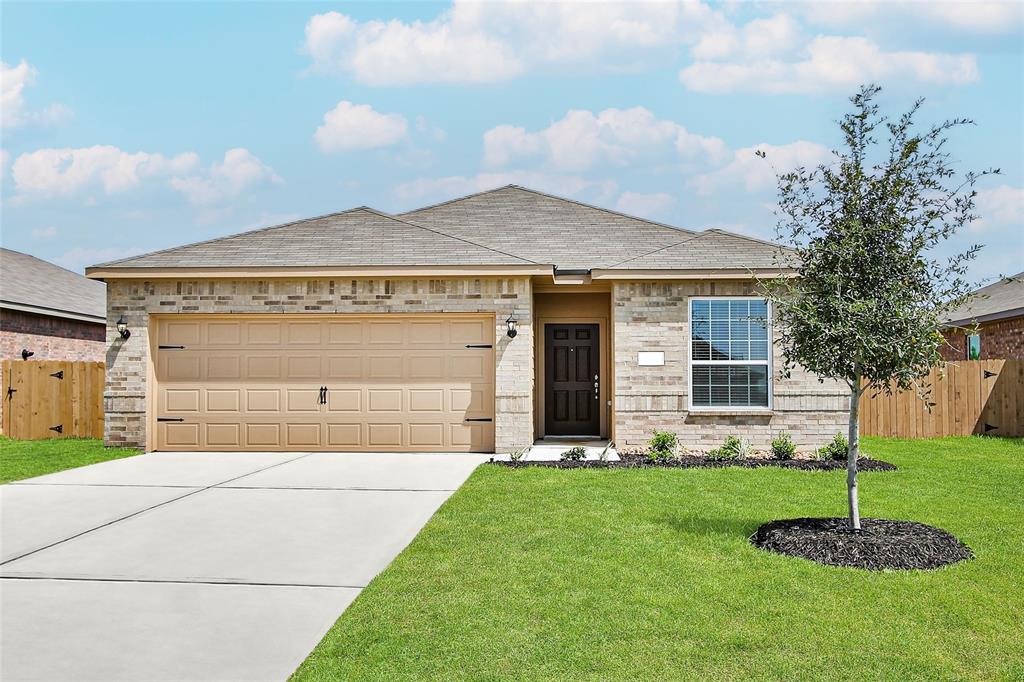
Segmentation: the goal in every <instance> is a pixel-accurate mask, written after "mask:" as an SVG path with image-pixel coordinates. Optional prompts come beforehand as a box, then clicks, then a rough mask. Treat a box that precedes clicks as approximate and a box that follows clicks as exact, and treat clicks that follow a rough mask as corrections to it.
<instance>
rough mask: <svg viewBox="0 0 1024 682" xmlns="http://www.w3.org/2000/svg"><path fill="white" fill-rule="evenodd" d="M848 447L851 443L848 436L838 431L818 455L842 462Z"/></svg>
mask: <svg viewBox="0 0 1024 682" xmlns="http://www.w3.org/2000/svg"><path fill="white" fill-rule="evenodd" d="M847 449H849V444H848V443H847V442H846V436H844V435H843V434H841V433H837V434H836V435H835V437H834V438H833V439H832V442H831V443H829V444H828V445H826V446H824V447H823V448H821V449H820V450H818V457H820V458H821V459H832V460H835V461H837V462H842V461H843V460H845V459H846V451H847Z"/></svg>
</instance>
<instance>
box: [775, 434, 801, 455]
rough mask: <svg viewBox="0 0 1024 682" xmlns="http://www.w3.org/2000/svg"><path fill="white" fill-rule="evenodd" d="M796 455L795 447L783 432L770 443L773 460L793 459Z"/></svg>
mask: <svg viewBox="0 0 1024 682" xmlns="http://www.w3.org/2000/svg"><path fill="white" fill-rule="evenodd" d="M795 454H796V445H794V444H793V439H792V438H790V436H789V434H788V433H786V432H785V431H783V432H782V433H780V434H779V435H778V436H776V437H775V439H774V440H773V441H772V457H774V458H775V459H793V455H795Z"/></svg>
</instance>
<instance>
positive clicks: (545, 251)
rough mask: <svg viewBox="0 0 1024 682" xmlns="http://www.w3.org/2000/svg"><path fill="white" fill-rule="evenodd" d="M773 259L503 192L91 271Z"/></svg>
mask: <svg viewBox="0 0 1024 682" xmlns="http://www.w3.org/2000/svg"><path fill="white" fill-rule="evenodd" d="M778 252H779V247H778V246H776V245H774V244H769V243H767V242H762V241H759V240H756V239H751V238H748V237H742V236H739V235H732V234H729V233H727V232H723V231H721V230H708V231H705V232H693V231H690V230H683V229H679V228H676V227H671V226H669V225H664V224H662V223H657V222H653V221H650V220H643V219H641V218H634V217H632V216H628V215H624V214H622V213H618V212H616V211H611V210H608V209H604V208H599V207H596V206H590V205H588V204H583V203H580V202H578V201H573V200H570V199H563V198H560V197H554V196H551V195H549V194H544V193H543V192H537V191H534V190H530V189H526V188H524V187H519V186H516V185H509V186H507V187H501V188H498V189H494V190H490V191H487V192H481V193H479V194H472V195H470V196H467V197H462V198H460V199H453V200H451V201H447V202H444V203H441V204H435V205H433V206H428V207H426V208H421V209H417V210H415V211H410V212H408V213H404V214H401V215H398V216H392V215H388V214H385V213H381V212H378V211H374V210H372V209H369V208H365V207H363V208H357V209H352V210H350V211H344V212H342V213H334V214H331V215H327V216H321V217H319V218H310V219H307V220H299V221H296V222H292V223H288V224H285V225H277V226H274V227H267V228H263V229H260V230H254V231H251V232H244V233H242V234H237V235H232V236H229V237H221V238H219V239H213V240H210V241H205V242H199V243H197V244H189V245H186V246H179V247H176V248H172V249H166V250H163V251H157V252H154V253H149V254H143V255H141V256H134V257H131V258H125V259H122V260H118V261H113V262H110V263H103V264H102V265H97V266H93V267H94V268H103V267H117V268H149V267H166V268H202V267H210V268H218V267H296V266H299V267H301V266H310V267H315V266H319V267H332V266H335V267H338V266H340V267H345V266H382V267H388V266H416V265H419V266H438V265H440V266H444V265H449V266H468V265H544V266H551V265H553V266H555V267H556V268H559V269H563V270H592V269H604V268H615V269H675V268H679V269H693V268H697V269H718V268H736V269H744V268H759V267H772V266H774V265H775V264H776V263H775V260H774V256H775V255H776V254H777V253H778Z"/></svg>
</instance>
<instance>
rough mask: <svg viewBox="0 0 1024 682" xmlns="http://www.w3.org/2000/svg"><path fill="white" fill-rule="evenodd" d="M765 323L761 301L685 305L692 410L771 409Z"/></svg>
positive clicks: (765, 312)
mask: <svg viewBox="0 0 1024 682" xmlns="http://www.w3.org/2000/svg"><path fill="white" fill-rule="evenodd" d="M768 319H769V318H768V303H767V301H765V300H764V299H761V298H691V299H690V406H691V407H693V408H698V409H699V408H708V407H725V408H740V409H744V408H746V409H750V408H766V407H770V405H771V402H770V400H771V397H770V393H771V389H770V386H769V382H770V375H771V367H770V363H771V359H770V358H771V353H770V349H771V343H770V341H769V336H768V329H769V324H768Z"/></svg>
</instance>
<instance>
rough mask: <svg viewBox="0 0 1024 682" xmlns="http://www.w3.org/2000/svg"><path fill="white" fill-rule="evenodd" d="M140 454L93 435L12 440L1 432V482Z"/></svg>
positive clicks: (19, 479)
mask: <svg viewBox="0 0 1024 682" xmlns="http://www.w3.org/2000/svg"><path fill="white" fill-rule="evenodd" d="M137 454H139V451H138V450H135V449H133V448H107V447H104V446H103V441H101V440H97V439H94V438H52V439H49V440H13V439H11V438H8V437H7V436H3V435H0V483H10V482H11V481H21V480H24V479H26V478H33V477H35V476H42V475H43V474H52V473H56V472H58V471H64V470H65V469H74V468H76V467H81V466H85V465H87V464H96V463H98V462H106V461H107V460H111V459H121V458H122V457H131V456H132V455H137Z"/></svg>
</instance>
